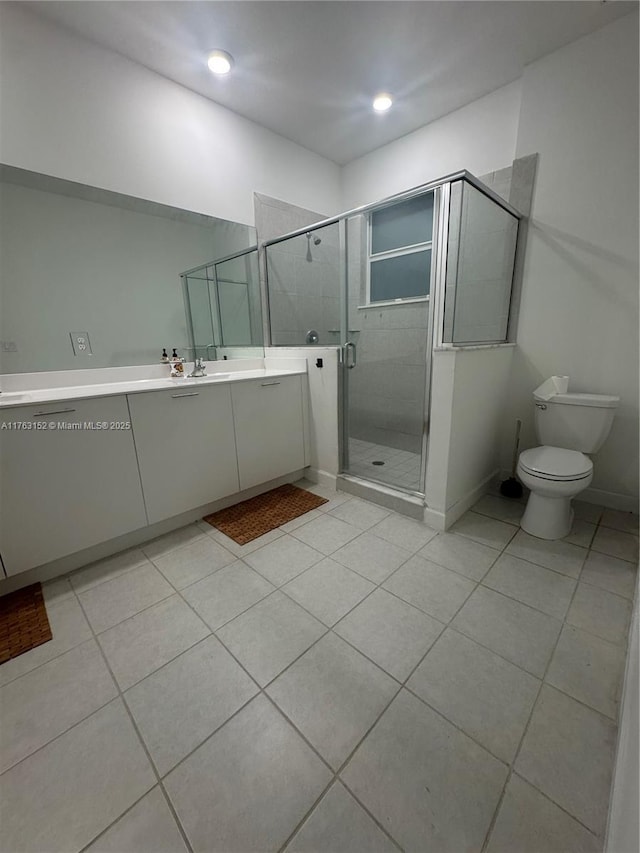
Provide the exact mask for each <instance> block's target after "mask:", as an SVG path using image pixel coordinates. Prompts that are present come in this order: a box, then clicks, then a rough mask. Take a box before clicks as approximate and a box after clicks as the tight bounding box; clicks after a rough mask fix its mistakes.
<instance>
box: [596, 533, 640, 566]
mask: <svg viewBox="0 0 640 853" xmlns="http://www.w3.org/2000/svg"><path fill="white" fill-rule="evenodd" d="M591 547H592V548H593V550H594V551H599V552H600V553H601V554H609V556H611V557H618V558H619V559H620V560H629V562H631V563H637V562H638V536H637V534H632V533H623V532H622V531H621V530H612V529H611V528H610V527H602V525H601V526H600V527H598V529H597V531H596V535H595V536H594V537H593V544H592V546H591Z"/></svg>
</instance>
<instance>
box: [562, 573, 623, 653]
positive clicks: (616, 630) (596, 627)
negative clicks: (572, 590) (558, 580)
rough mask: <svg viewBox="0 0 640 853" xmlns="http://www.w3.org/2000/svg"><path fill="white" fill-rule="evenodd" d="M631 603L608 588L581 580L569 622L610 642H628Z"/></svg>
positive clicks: (568, 616)
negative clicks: (608, 590) (607, 589)
mask: <svg viewBox="0 0 640 853" xmlns="http://www.w3.org/2000/svg"><path fill="white" fill-rule="evenodd" d="M630 619H631V602H630V601H628V600H627V599H626V598H622V597H621V596H619V595H614V594H613V593H611V592H607V591H606V590H604V589H598V588H597V587H595V586H590V585H589V584H586V583H579V584H578V588H577V589H576V594H575V595H574V597H573V602H572V603H571V607H570V608H569V612H568V613H567V622H568V623H569V624H570V625H574V626H575V627H576V628H582V629H583V630H584V631H588V632H589V633H590V634H595V635H596V636H597V637H601V638H602V639H603V640H608V641H609V642H610V643H618V644H619V645H625V644H626V641H627V632H628V630H629V621H630Z"/></svg>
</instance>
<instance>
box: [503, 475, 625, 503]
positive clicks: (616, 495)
mask: <svg viewBox="0 0 640 853" xmlns="http://www.w3.org/2000/svg"><path fill="white" fill-rule="evenodd" d="M510 476H511V471H509V470H507V469H506V468H503V469H502V471H501V472H500V477H501V479H502V480H506V479H507V477H510ZM576 500H578V501H584V502H585V503H588V504H598V505H599V506H604V507H607V509H619V510H622V511H623V512H635V513H637V512H638V505H639V501H638V498H637V497H636V496H634V495H625V494H623V493H622V492H607V491H605V490H604V489H594V488H591V487H589V488H588V489H585V490H584V492H580V494H579V495H578V496H577V498H576Z"/></svg>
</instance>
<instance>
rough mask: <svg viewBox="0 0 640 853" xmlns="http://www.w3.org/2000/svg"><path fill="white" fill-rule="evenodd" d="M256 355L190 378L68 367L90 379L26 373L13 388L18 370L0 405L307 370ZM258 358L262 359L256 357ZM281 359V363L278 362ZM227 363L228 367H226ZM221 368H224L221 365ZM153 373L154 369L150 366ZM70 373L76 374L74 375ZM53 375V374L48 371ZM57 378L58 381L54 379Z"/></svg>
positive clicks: (302, 362)
mask: <svg viewBox="0 0 640 853" xmlns="http://www.w3.org/2000/svg"><path fill="white" fill-rule="evenodd" d="M256 361H257V359H251V360H249V359H248V360H247V362H248V363H247V367H248V368H249V369H243V366H242V361H241V360H236V361H234V362H210V363H209V364H208V365H207V367H208V368H209V369H211V371H212V372H211V373H209V374H208V375H207V376H203V377H198V378H194V379H191V378H189V377H188V376H186V375H185V377H184V378H183V379H178V378H172V377H169V376H168V375H164V376H163V375H160V376H157V375H156V376H149V375H145V373H146V374H148V373H149V372H150V371H148V370H146V371H145V370H144V369H143V368H141V369H140V371H135V370H132V369H131V368H123V369H122V373H123V375H122V376H118V375H117V374H118V369H106V370H105V371H104V379H105V380H107V381H99V380H100V379H101V378H102V377H101V376H100V373H101V371H99V370H92V371H68V374H69V379H70V380H71V381H73V380H74V379H75V380H76V381H77V380H78V378H80V377H78V376H77V374H78V373H86V374H90V376H89V375H87V376H86V377H83V378H84V379H85V380H86V379H90V380H91V381H90V382H86V384H84V383H83V384H68V385H57V386H51V387H40V388H38V387H32V386H33V385H34V384H37V379H34V377H36V374H29V380H28V381H27V379H26V377H25V382H24V386H25V387H23V388H16V387H15V385H16V383H17V380H16V379H15V377H17V376H18V374H13V376H12V379H13V380H14V381H12V382H10V383H7V384H8V386H9V387H7V388H6V390H4V389H3V390H2V392H0V409H7V408H12V407H15V406H30V405H34V404H36V405H37V404H39V403H58V402H63V401H65V400H79V399H83V398H89V397H113V396H114V395H117V394H140V393H144V392H148V391H163V390H167V389H171V390H173V389H179V388H195V387H196V386H200V385H220V384H225V383H229V382H244V381H247V380H249V379H272V378H277V377H279V376H289V375H296V374H304V373H306V372H307V369H306V361H305V360H304V359H288V358H283V359H265V360H264V362H263V365H264V366H262V367H256V366H255V364H256ZM260 361H262V359H261V360H260ZM278 362H281V364H278ZM227 366H228V369H227ZM223 367H224V368H225V369H224V370H223V369H222V368H223ZM162 369H163V370H164V369H166V374H168V373H169V365H162ZM125 371H127V373H125ZM137 372H139V373H140V374H142V375H141V376H140V377H139V378H134V376H135V374H136V373H137ZM153 373H156V374H157V373H158V371H157V370H154V371H153ZM72 374H76V375H75V376H74V375H72ZM132 374H133V375H132ZM39 375H40V376H41V377H43V378H42V380H41V381H42V383H43V385H45V386H46V384H47V379H48V378H49V377H47V374H46V373H43V374H39ZM61 376H62V374H61V373H57V374H55V377H56V378H58V377H61ZM50 377H51V378H53V375H50ZM58 381H60V380H59V379H58Z"/></svg>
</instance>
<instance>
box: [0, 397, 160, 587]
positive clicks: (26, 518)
mask: <svg viewBox="0 0 640 853" xmlns="http://www.w3.org/2000/svg"><path fill="white" fill-rule="evenodd" d="M128 422H129V410H128V408H127V401H126V398H125V397H124V396H117V397H106V398H105V397H103V398H97V399H83V400H67V401H65V402H64V403H47V404H42V405H38V406H34V405H32V406H17V407H15V408H13V407H12V408H6V409H3V410H1V411H0V553H1V554H2V560H3V562H4V566H5V570H6V572H7V574H8V575H15V574H18V573H19V572H24V571H27V570H28V569H31V568H33V567H35V566H38V565H41V564H42V563H47V562H50V561H51V560H55V559H57V558H59V557H63V556H66V555H68V554H72V553H74V552H76V551H80V550H82V549H84V548H88V547H90V546H92V545H97V544H98V543H100V542H104V541H106V540H108V539H113V538H115V537H117V536H120V535H122V534H124V533H128V532H130V531H132V530H136V529H138V528H140V527H144V525H145V524H146V523H147V519H146V515H145V509H144V501H143V498H142V489H141V486H140V476H139V474H138V466H137V463H136V453H135V448H134V444H133V436H132V433H131V430H130V429H127V428H126V424H127V423H128ZM52 425H53V426H52ZM97 425H100V426H97Z"/></svg>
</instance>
